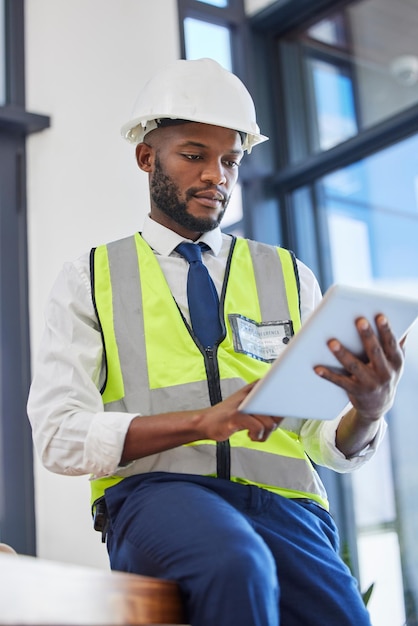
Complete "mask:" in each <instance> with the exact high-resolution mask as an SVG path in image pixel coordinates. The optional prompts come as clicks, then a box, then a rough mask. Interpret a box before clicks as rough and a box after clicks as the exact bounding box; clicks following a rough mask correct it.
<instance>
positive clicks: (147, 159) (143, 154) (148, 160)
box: [135, 143, 154, 172]
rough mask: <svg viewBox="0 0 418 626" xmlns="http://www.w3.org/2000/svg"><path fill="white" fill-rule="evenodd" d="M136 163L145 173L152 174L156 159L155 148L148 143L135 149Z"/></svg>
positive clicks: (140, 144)
mask: <svg viewBox="0 0 418 626" xmlns="http://www.w3.org/2000/svg"><path fill="white" fill-rule="evenodd" d="M135 155H136V162H137V163H138V167H139V168H140V169H141V170H142V171H143V172H150V171H151V169H152V163H153V159H154V148H152V147H151V146H149V145H148V144H147V143H139V144H138V145H137V147H136V149H135Z"/></svg>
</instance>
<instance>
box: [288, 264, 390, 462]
mask: <svg viewBox="0 0 418 626" xmlns="http://www.w3.org/2000/svg"><path fill="white" fill-rule="evenodd" d="M297 266H298V271H299V281H300V297H301V318H302V324H303V323H304V322H306V320H307V319H308V317H309V316H310V314H311V313H312V312H313V310H314V309H315V307H317V306H318V304H319V302H320V300H321V298H322V295H321V290H320V288H319V285H318V281H317V280H316V278H315V276H314V274H313V272H312V271H311V270H310V269H309V268H308V267H307V266H306V265H304V264H303V263H302V262H301V261H299V260H298V261H297ZM349 408H351V404H348V406H347V409H346V410H348V409H349ZM346 410H345V411H343V412H342V413H341V414H340V415H338V416H336V417H335V419H334V420H331V421H328V420H327V421H325V420H324V421H321V420H306V421H305V423H304V424H303V426H302V428H301V431H300V438H301V441H302V443H303V446H304V449H305V452H306V454H307V455H308V456H309V458H310V459H312V461H313V462H314V463H317V464H318V465H322V466H323V467H328V468H330V469H332V470H334V471H336V472H340V473H344V472H350V471H352V470H354V469H357V468H358V467H361V466H362V465H363V464H364V463H365V462H366V461H368V460H369V459H370V458H371V457H372V456H373V455H374V454H375V452H376V450H377V449H378V447H379V444H380V442H381V440H382V438H383V436H384V434H385V432H386V428H387V425H386V422H385V421H384V420H383V419H382V420H380V425H379V430H378V432H377V434H376V436H375V438H374V440H373V441H372V442H371V443H370V444H369V445H367V446H366V447H365V448H364V449H363V450H361V451H360V452H359V453H358V454H356V455H355V456H353V457H350V458H349V459H348V458H347V457H346V456H345V455H344V454H343V453H342V452H341V451H340V450H339V449H338V448H337V446H336V432H337V428H338V425H339V423H340V421H341V418H342V417H343V415H344V413H345V412H346Z"/></svg>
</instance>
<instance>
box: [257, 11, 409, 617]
mask: <svg viewBox="0 0 418 626" xmlns="http://www.w3.org/2000/svg"><path fill="white" fill-rule="evenodd" d="M285 4H286V6H283V7H277V6H276V7H275V6H274V4H273V5H271V6H270V7H268V9H266V10H264V11H261V12H260V13H259V14H258V15H257V14H256V15H254V16H253V18H251V26H252V30H253V36H254V40H255V42H256V45H257V47H258V50H259V53H260V50H262V51H263V54H260V61H259V67H257V69H258V70H259V72H260V75H262V72H263V71H265V70H264V68H265V67H269V68H270V71H269V72H267V73H265V74H264V76H265V83H266V86H264V88H263V89H264V93H265V94H267V96H266V97H269V98H271V99H272V106H271V111H270V110H269V108H268V107H265V109H264V119H261V120H260V122H261V126H262V127H263V129H264V127H265V126H266V125H267V126H270V129H271V131H270V136H271V139H272V141H271V142H270V143H271V147H270V149H271V153H270V154H271V163H272V164H273V166H272V169H271V170H270V171H269V169H268V168H266V169H265V174H264V187H265V188H268V189H270V194H269V197H270V199H271V198H274V197H275V199H276V213H277V220H278V221H279V222H280V226H281V232H282V237H281V240H278V242H280V243H281V244H282V245H284V246H287V247H290V248H291V249H293V250H294V251H295V252H296V254H297V256H298V257H299V258H300V259H301V260H302V261H304V262H306V263H307V264H308V265H309V266H310V267H311V268H312V269H313V270H314V272H315V273H316V275H317V276H318V277H319V280H320V283H321V286H322V288H323V290H325V289H326V288H327V287H328V286H329V285H330V284H331V283H333V282H344V283H351V284H355V285H374V286H378V287H380V288H382V289H385V290H392V291H395V290H396V291H397V292H400V293H406V294H409V295H415V296H416V297H417V298H418V246H417V244H416V242H417V241H418V192H417V189H418V184H417V180H418V160H417V158H416V155H417V151H418V62H417V60H416V59H417V58H418V44H417V40H416V37H415V32H416V26H417V24H418V5H417V4H416V3H411V2H408V1H407V0H399V2H397V3H396V8H395V6H394V5H393V3H391V2H390V1H388V0H356V1H352V2H350V1H346V2H332V1H330V0H329V1H327V0H311V1H310V3H306V2H303V0H293V1H292V2H290V3H285ZM272 50H274V51H275V54H273V55H272V53H271V51H272ZM267 134H269V132H267ZM265 204H266V203H265V202H264V201H262V202H261V205H265ZM259 210H260V207H257V211H259ZM257 236H258V237H259V238H260V236H261V237H262V236H263V233H262V232H261V231H259V232H258V233H257ZM269 236H270V233H269V232H268V230H267V229H266V230H265V233H264V237H265V239H267V238H268V237H269ZM417 354H418V328H416V327H414V329H413V331H412V332H411V333H410V336H409V338H408V347H407V350H406V366H405V372H404V376H403V378H402V381H401V384H400V386H399V391H398V394H397V398H396V402H395V405H394V406H393V407H392V409H391V411H390V412H389V414H388V417H387V421H388V435H387V436H386V438H385V441H384V444H383V445H382V447H381V448H380V450H379V452H378V454H377V455H376V457H375V458H374V459H373V460H372V461H371V462H370V463H368V464H367V465H366V466H365V467H364V468H362V469H361V470H360V471H358V472H356V473H354V474H352V475H345V476H338V475H336V474H331V475H330V473H328V472H326V471H322V470H321V469H320V470H319V471H320V473H321V475H322V477H323V479H324V481H325V483H326V486H327V489H328V491H329V494H330V500H331V506H332V513H333V515H334V517H335V518H336V521H337V524H338V526H339V529H340V534H341V539H342V544H343V546H346V545H347V546H348V549H349V553H350V556H351V562H352V565H353V568H354V571H355V573H356V575H357V576H358V578H359V580H360V587H361V589H362V590H365V589H366V588H367V587H368V586H369V585H370V584H372V583H374V589H373V592H372V595H371V599H370V603H369V608H370V612H371V616H372V622H373V623H376V624H379V626H393V625H394V624H399V626H401V624H413V623H416V622H417V619H418V608H417V607H418V573H417V572H418V550H417V547H416V546H417V542H416V528H417V520H418V490H417V489H416V479H415V476H416V469H415V460H414V459H415V456H416V451H415V448H416V446H415V445H414V444H415V442H416V441H417V439H418V424H417V421H416V416H415V415H414V414H415V406H416V405H417V404H418V395H417V394H418V391H417V380H418V360H417Z"/></svg>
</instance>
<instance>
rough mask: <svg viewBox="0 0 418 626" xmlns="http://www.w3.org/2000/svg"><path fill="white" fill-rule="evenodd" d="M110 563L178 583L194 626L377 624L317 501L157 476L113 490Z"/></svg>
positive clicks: (181, 477) (195, 479)
mask: <svg viewBox="0 0 418 626" xmlns="http://www.w3.org/2000/svg"><path fill="white" fill-rule="evenodd" d="M106 503H107V507H108V511H109V517H110V528H109V534H108V539H107V548H108V552H109V557H110V564H111V567H112V569H114V570H120V571H124V572H134V573H136V574H142V575H147V576H155V577H159V578H168V579H172V580H176V581H178V583H179V584H180V587H181V590H182V594H183V597H184V600H185V606H186V610H187V615H188V620H189V621H190V624H191V625H192V626H370V618H369V615H368V612H367V611H366V609H365V607H364V604H363V601H362V599H361V596H360V594H359V591H358V588H357V583H356V581H355V579H354V578H353V577H352V576H351V574H350V572H349V570H348V568H347V567H346V566H345V565H344V563H343V562H342V561H341V559H340V557H339V556H338V533H337V530H336V528H335V524H334V522H333V520H332V518H331V516H330V515H329V514H328V513H327V512H326V511H324V510H323V509H322V508H321V507H319V506H318V505H316V504H315V503H314V502H311V501H308V500H301V501H299V500H289V499H287V498H283V497H281V496H277V495H275V494H273V493H271V492H268V491H266V490H264V489H260V488H258V487H252V486H248V485H241V484H236V483H231V482H229V481H227V480H221V479H217V478H211V477H202V476H194V475H193V476H191V475H184V474H167V473H151V474H146V475H143V476H133V477H131V478H126V479H124V480H123V481H122V482H120V483H119V484H118V485H116V486H114V487H111V488H109V489H108V490H107V491H106Z"/></svg>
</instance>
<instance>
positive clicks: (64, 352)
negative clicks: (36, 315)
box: [28, 256, 136, 476]
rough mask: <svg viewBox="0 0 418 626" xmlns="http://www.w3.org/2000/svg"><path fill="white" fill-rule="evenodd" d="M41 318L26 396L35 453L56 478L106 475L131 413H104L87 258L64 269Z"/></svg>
mask: <svg viewBox="0 0 418 626" xmlns="http://www.w3.org/2000/svg"><path fill="white" fill-rule="evenodd" d="M45 318H46V319H45V329H44V332H43V336H42V339H41V343H40V347H39V353H38V356H37V359H36V363H35V368H34V369H35V373H34V377H33V381H32V385H31V389H30V393H29V399H28V416H29V420H30V422H31V426H32V431H33V439H34V445H35V449H36V451H37V453H38V455H39V456H40V458H41V460H42V463H43V464H44V465H45V467H47V468H48V469H49V470H51V471H53V472H56V473H59V474H67V475H81V474H88V473H92V474H93V475H95V476H104V475H108V474H112V473H113V472H114V471H115V470H116V469H117V468H118V466H119V462H120V458H121V455H122V450H123V445H124V441H125V437H126V432H127V430H128V427H129V424H130V422H131V420H132V419H133V418H134V417H136V415H132V414H129V413H122V412H105V411H104V409H103V402H102V397H101V394H100V386H101V382H102V378H103V371H104V369H103V347H102V338H101V333H100V328H99V325H98V321H97V318H96V315H95V312H94V307H93V303H92V297H91V287H90V272H89V262H88V257H87V256H86V257H83V258H82V259H80V260H78V261H77V262H75V263H67V264H66V265H65V266H64V267H63V269H62V271H61V273H60V274H59V276H58V278H57V280H56V282H55V285H54V286H53V288H52V291H51V294H50V297H49V299H48V302H47V306H46V311H45Z"/></svg>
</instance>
